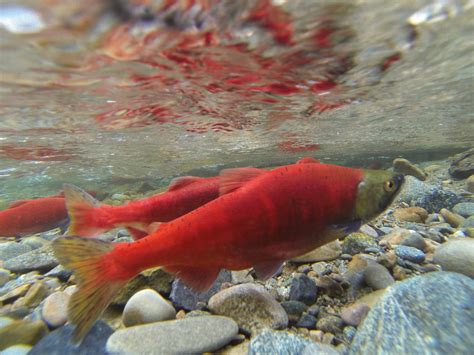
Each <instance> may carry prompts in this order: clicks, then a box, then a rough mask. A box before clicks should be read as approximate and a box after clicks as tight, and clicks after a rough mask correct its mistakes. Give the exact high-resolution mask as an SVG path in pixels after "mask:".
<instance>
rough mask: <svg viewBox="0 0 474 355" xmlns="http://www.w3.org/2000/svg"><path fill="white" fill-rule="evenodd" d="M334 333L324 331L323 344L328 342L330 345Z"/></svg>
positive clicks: (332, 341)
mask: <svg viewBox="0 0 474 355" xmlns="http://www.w3.org/2000/svg"><path fill="white" fill-rule="evenodd" d="M334 338H335V336H334V334H332V333H324V335H323V341H322V342H323V344H328V345H331V344H333V343H334Z"/></svg>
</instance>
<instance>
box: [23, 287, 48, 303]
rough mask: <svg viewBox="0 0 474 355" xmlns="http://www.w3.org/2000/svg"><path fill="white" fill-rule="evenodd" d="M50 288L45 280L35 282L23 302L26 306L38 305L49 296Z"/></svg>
mask: <svg viewBox="0 0 474 355" xmlns="http://www.w3.org/2000/svg"><path fill="white" fill-rule="evenodd" d="M48 292H49V288H48V286H46V284H45V283H44V282H37V283H35V284H33V285H32V286H31V287H30V289H29V290H28V292H27V293H26V295H25V297H24V299H23V303H24V305H25V307H29V308H32V307H36V306H38V305H39V304H40V303H41V302H42V301H43V300H44V299H45V298H46V296H48Z"/></svg>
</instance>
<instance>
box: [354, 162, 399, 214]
mask: <svg viewBox="0 0 474 355" xmlns="http://www.w3.org/2000/svg"><path fill="white" fill-rule="evenodd" d="M403 181H404V177H403V175H402V174H396V173H393V172H390V171H385V170H364V178H363V180H362V181H361V182H360V183H359V186H358V190H357V200H356V206H355V211H354V214H355V219H357V220H361V221H362V222H368V221H370V220H371V219H373V218H375V217H377V216H378V215H379V214H380V213H382V212H383V211H384V210H385V209H386V208H387V207H388V206H389V205H390V204H391V203H392V202H393V200H394V199H395V197H396V196H397V194H398V192H399V191H400V189H401V187H402V185H403Z"/></svg>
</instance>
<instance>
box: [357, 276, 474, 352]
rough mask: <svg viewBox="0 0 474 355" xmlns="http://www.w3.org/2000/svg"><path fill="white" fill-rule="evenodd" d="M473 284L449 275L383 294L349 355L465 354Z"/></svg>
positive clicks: (473, 341) (469, 345)
mask: <svg viewBox="0 0 474 355" xmlns="http://www.w3.org/2000/svg"><path fill="white" fill-rule="evenodd" d="M472 334H474V281H473V280H472V279H470V278H469V277H467V276H464V275H461V274H457V273H450V272H433V273H430V274H426V275H422V276H416V277H413V278H411V279H408V280H406V281H403V282H400V283H398V284H395V285H393V286H392V287H390V288H388V289H387V291H386V292H385V294H384V295H383V296H382V298H381V299H380V301H379V302H378V303H377V305H376V306H375V307H374V308H372V310H371V311H370V312H369V314H368V315H367V317H366V318H365V319H364V321H363V322H362V325H361V326H360V327H359V329H358V331H357V333H356V336H355V337H354V340H353V342H352V344H351V348H350V351H349V354H388V355H390V354H394V355H395V354H470V353H471V352H472V349H473V348H474V337H473V336H472Z"/></svg>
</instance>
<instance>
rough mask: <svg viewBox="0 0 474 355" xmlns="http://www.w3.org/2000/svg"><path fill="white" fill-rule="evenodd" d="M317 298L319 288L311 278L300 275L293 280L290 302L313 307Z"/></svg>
mask: <svg viewBox="0 0 474 355" xmlns="http://www.w3.org/2000/svg"><path fill="white" fill-rule="evenodd" d="M317 296H318V287H317V286H316V283H315V282H314V280H313V279H311V278H310V277H309V276H307V275H305V274H298V275H296V276H295V277H294V278H293V279H292V280H291V287H290V300H292V301H300V302H303V303H305V304H307V305H312V304H313V303H314V302H316V297H317Z"/></svg>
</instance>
